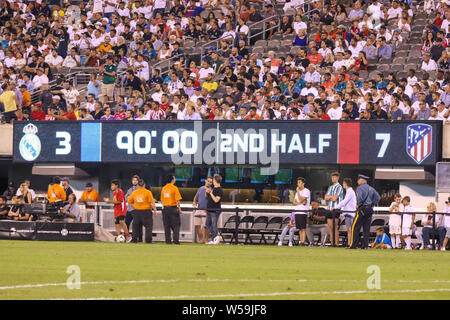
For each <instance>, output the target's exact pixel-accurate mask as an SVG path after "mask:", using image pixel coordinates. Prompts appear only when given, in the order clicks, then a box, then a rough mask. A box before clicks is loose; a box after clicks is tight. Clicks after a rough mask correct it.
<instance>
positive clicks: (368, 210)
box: [350, 206, 373, 249]
mask: <svg viewBox="0 0 450 320" xmlns="http://www.w3.org/2000/svg"><path fill="white" fill-rule="evenodd" d="M372 214H373V209H372V207H368V206H365V207H361V208H360V209H359V210H358V212H357V213H356V217H355V220H354V221H353V226H352V243H351V245H350V247H351V248H352V249H355V248H357V247H358V244H359V241H360V239H361V237H360V235H359V233H360V231H361V227H362V228H363V237H364V239H363V242H362V245H361V248H363V249H367V248H368V247H369V235H370V224H371V223H372Z"/></svg>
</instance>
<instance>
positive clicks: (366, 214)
mask: <svg viewBox="0 0 450 320" xmlns="http://www.w3.org/2000/svg"><path fill="white" fill-rule="evenodd" d="M368 179H369V177H368V176H365V175H362V174H360V175H358V185H359V186H358V188H357V189H356V194H357V197H356V203H357V206H358V212H357V213H356V217H355V220H354V221H353V226H352V241H351V243H350V249H356V247H357V246H358V243H359V240H360V236H359V232H360V231H361V227H362V228H363V236H364V241H363V243H362V246H361V249H367V248H368V247H369V234H370V224H371V222H372V214H373V207H374V206H375V205H376V204H377V203H378V202H379V201H380V199H381V197H380V195H379V194H378V192H377V191H376V190H375V189H374V188H372V187H371V186H369V185H368V184H367V180H368Z"/></svg>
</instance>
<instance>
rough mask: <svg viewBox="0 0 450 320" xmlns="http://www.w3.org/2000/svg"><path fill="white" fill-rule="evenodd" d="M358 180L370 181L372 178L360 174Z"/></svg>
mask: <svg viewBox="0 0 450 320" xmlns="http://www.w3.org/2000/svg"><path fill="white" fill-rule="evenodd" d="M358 179H365V180H369V179H370V178H369V177H368V176H365V175H363V174H358Z"/></svg>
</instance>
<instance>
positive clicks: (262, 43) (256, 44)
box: [254, 40, 267, 48]
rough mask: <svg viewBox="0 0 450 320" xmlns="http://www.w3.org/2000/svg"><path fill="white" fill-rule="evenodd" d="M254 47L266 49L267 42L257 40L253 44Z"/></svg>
mask: <svg viewBox="0 0 450 320" xmlns="http://www.w3.org/2000/svg"><path fill="white" fill-rule="evenodd" d="M254 46H255V47H264V48H265V47H267V41H266V40H258V41H256V42H255V44H254Z"/></svg>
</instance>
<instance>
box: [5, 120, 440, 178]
mask: <svg viewBox="0 0 450 320" xmlns="http://www.w3.org/2000/svg"><path fill="white" fill-rule="evenodd" d="M441 141H442V122H441V121H423V122H412V121H398V122H390V121H360V122H358V121H351V122H347V121H131V122H128V121H98V122H96V121H89V122H83V121H59V122H54V121H52V122H45V121H36V122H15V123H14V155H13V161H14V162H22V163H23V162H31V163H33V162H38V163H39V162H41V163H43V162H45V163H48V162H50V163H51V162H55V163H64V162H72V163H83V162H90V163H126V162H132V163H153V164H167V165H194V166H195V165H201V166H204V165H227V166H228V165H254V166H261V167H269V166H278V165H296V164H299V165H300V164H301V165H304V164H308V165H314V164H330V165H331V164H362V165H408V166H414V165H416V166H424V165H434V164H435V163H436V162H437V161H439V159H440V156H441V145H442V143H441ZM265 174H266V173H265Z"/></svg>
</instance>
